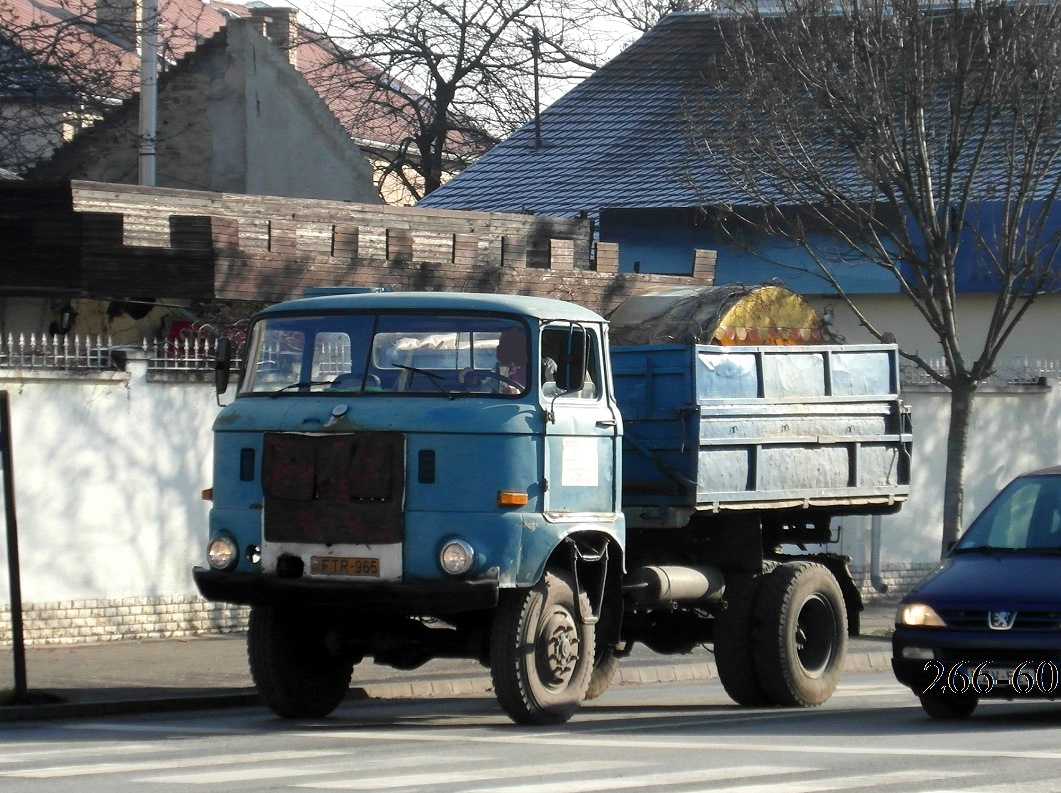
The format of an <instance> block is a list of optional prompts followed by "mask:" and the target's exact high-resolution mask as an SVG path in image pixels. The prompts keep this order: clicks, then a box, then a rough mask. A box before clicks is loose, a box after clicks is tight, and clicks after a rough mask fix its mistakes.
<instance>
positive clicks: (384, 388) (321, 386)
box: [240, 313, 529, 397]
mask: <svg viewBox="0 0 1061 793" xmlns="http://www.w3.org/2000/svg"><path fill="white" fill-rule="evenodd" d="M528 352H529V346H528V333H527V329H526V327H525V326H524V325H523V324H522V323H520V322H518V321H517V320H515V319H507V318H503V317H495V316H478V315H460V316H452V315H449V316H428V315H420V314H378V315H375V314H349V313H345V314H324V315H320V314H315V315H306V314H299V315H276V316H266V317H264V318H262V319H260V320H258V321H257V322H256V323H255V324H254V327H253V328H252V329H251V333H250V340H249V342H248V347H247V360H246V364H245V367H244V371H243V375H242V380H241V383H240V393H241V394H244V395H245V394H268V395H271V396H280V395H288V394H291V395H304V394H321V393H335V392H342V393H344V394H359V395H365V396H371V395H373V394H376V395H379V394H415V395H420V396H436V397H438V396H445V397H453V396H456V395H462V394H471V395H479V396H513V395H515V396H518V395H520V394H522V393H524V391H525V390H526V385H527V381H526V372H527V360H528ZM502 358H504V360H501V359H502Z"/></svg>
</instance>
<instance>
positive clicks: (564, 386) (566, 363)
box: [556, 325, 587, 394]
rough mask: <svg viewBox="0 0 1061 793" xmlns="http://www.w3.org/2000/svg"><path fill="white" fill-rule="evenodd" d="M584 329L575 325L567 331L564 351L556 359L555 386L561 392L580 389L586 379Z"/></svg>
mask: <svg viewBox="0 0 1061 793" xmlns="http://www.w3.org/2000/svg"><path fill="white" fill-rule="evenodd" d="M586 347H587V345H586V330H585V328H580V327H578V326H577V325H573V326H571V329H570V330H569V331H568V333H567V339H566V343H565V345H564V351H563V353H562V355H561V357H560V360H559V361H557V367H556V386H557V388H559V389H560V391H561V393H564V394H566V393H570V392H572V391H581V390H582V386H583V385H585V381H586Z"/></svg>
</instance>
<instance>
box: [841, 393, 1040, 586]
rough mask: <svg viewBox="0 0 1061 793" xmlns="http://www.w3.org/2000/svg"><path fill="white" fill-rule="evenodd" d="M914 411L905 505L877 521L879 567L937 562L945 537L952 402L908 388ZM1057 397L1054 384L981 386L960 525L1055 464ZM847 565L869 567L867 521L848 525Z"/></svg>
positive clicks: (906, 397) (862, 519) (860, 519)
mask: <svg viewBox="0 0 1061 793" xmlns="http://www.w3.org/2000/svg"><path fill="white" fill-rule="evenodd" d="M903 399H904V401H906V402H907V403H908V404H909V405H910V407H911V410H912V412H913V428H914V452H913V456H914V464H913V468H912V477H911V478H912V483H911V496H910V500H909V501H908V502H907V503H906V505H905V506H904V507H903V508H902V510H901V511H900V512H899V513H898V514H896V515H886V516H884V517H883V518H882V519H881V563H882V565H883V566H895V565H903V564H908V563H913V564H925V563H929V562H934V561H936V560H938V559H939V555H940V542H941V537H942V533H943V529H942V526H943V477H944V470H945V461H946V451H947V420H948V416H949V414H950V411H949V399H950V395H949V393H948V392H947V391H944V390H943V389H942V388H940V387H938V386H919V387H911V386H908V387H907V388H906V389H905V391H904V394H903ZM1059 441H1061V393H1059V389H1058V387H1057V386H1056V384H1054V385H1053V386H1051V387H1049V388H1038V387H1028V388H1024V387H1005V388H992V387H985V388H984V389H983V390H982V391H981V393H980V394H979V396H978V397H977V401H976V405H975V407H974V410H973V419H972V426H971V427H970V430H969V452H968V456H967V458H966V467H965V489H964V490H965V506H964V513H963V516H964V521H963V525H964V526H968V525H969V523H970V522H971V521H972V519H973V518H975V517H976V515H977V513H979V512H980V510H982V509H983V508H984V507H985V506H986V505H987V503H988V501H990V499H991V498H992V497H993V496H994V494H995V493H997V492H998V490H999V489H1000V488H1001V487H1002V486H1003V485H1005V484H1006V483H1007V482H1008V481H1009V480H1010V479H1012V478H1013V477H1015V476H1017V475H1018V474H1021V473H1024V472H1026V471H1029V470H1033V469H1035V468H1041V467H1045V466H1048V465H1056V464H1058V463H1061V455H1059V453H1058V450H1059V445H1058V444H1059ZM839 550H840V551H841V552H842V553H845V554H848V555H849V556H851V557H852V560H853V564H855V565H856V566H859V567H868V565H869V562H870V519H869V518H867V517H857V518H851V519H848V521H847V522H846V525H845V535H844V538H843V542H842V543H841V547H840V549H839Z"/></svg>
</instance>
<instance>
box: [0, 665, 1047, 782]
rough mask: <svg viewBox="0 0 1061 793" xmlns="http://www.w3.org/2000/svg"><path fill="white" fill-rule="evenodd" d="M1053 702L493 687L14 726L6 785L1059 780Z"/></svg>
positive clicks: (884, 682)
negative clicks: (570, 712)
mask: <svg viewBox="0 0 1061 793" xmlns="http://www.w3.org/2000/svg"><path fill="white" fill-rule="evenodd" d="M1059 738H1061V704H1054V703H1034V702H1022V703H1013V704H1010V703H984V704H983V705H981V708H980V709H979V710H978V711H977V713H976V714H975V715H974V716H973V717H972V719H970V720H968V721H965V722H961V723H944V722H936V721H932V720H929V719H928V718H927V717H925V716H924V714H923V713H922V711H921V709H920V707H919V706H918V704H917V701H916V699H915V698H914V697H913V696H912V695H911V694H910V693H909V692H908V691H906V690H905V689H902V688H901V687H899V686H898V684H896V683H895V682H894V680H893V679H892V678H891V677H890V676H889V675H885V674H879V673H870V674H853V675H846V676H845V678H844V680H843V682H842V683H841V686H840V689H839V690H838V692H837V694H836V695H835V696H834V697H833V698H832V699H831V700H830V701H829V702H828V703H826V704H825V705H824V706H823V707H821V708H815V709H809V710H802V709H798V710H779V709H774V708H769V709H756V708H739V707H737V706H735V705H733V704H732V703H731V702H729V700H728V699H727V698H726V696H725V694H724V692H723V691H722V688H721V686H720V685H719V684H718V682H717V681H699V682H690V683H683V684H663V683H659V684H653V685H624V686H619V687H616V688H613V689H612V690H610V691H608V692H607V693H606V694H605V695H604V696H603V697H602V698H601V699H599V700H596V701H594V702H592V703H587V705H586V706H585V707H584V708H583V709H582V710H581V711H579V713H578V714H576V716H575V717H574V719H573V720H572V721H571V722H570V723H568V724H566V725H562V726H559V727H552V728H548V729H540V728H525V727H517V726H515V725H513V724H511V723H509V722H508V720H507V719H506V718H505V717H504V715H503V714H502V713H501V712H500V710H499V709H498V707H497V705H496V703H495V702H494V700H493V698H492V697H490V696H489V695H486V694H484V695H481V696H467V697H453V698H447V699H416V700H388V701H385V700H367V701H362V702H347V703H345V704H344V705H343V706H342V707H341V708H340V709H339V710H338V711H337V712H336V714H335V715H333V716H332V717H330V718H328V719H322V720H315V721H299V722H286V721H282V720H280V719H277V718H275V717H274V716H272V715H271V714H270V713H268V711H266V710H264V709H263V708H260V707H251V708H238V709H231V710H224V711H205V712H198V713H194V714H192V713H183V714H158V715H143V716H128V717H123V718H108V719H101V720H93V719H78V720H71V721H64V722H41V723H35V724H10V725H5V726H3V728H2V729H0V790H3V791H4V793H23V792H24V791H33V793H39V791H41V790H46V791H49V793H52V792H53V791H54V793H73V792H74V791H76V793H127V792H131V791H137V793H144V792H145V791H147V792H150V791H167V793H180V791H184V790H188V791H232V792H233V793H241V792H242V791H265V790H360V791H412V792H413V793H441V791H467V792H468V793H590V792H591V791H601V792H602V793H608V791H622V790H639V791H640V790H649V791H674V793H694V791H719V793H722V792H726V793H814V792H815V791H882V792H883V791H888V792H894V793H907V792H908V791H909V792H912V791H918V793H924V792H925V791H965V792H966V793H971V792H972V791H996V792H998V793H1009V792H1010V791H1013V793H1016V791H1020V792H1021V793H1044V792H1045V791H1057V790H1059V789H1061V783H1059V782H1058V778H1059V776H1061V773H1059V772H1061V741H1059Z"/></svg>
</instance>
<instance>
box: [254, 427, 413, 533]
mask: <svg viewBox="0 0 1061 793" xmlns="http://www.w3.org/2000/svg"><path fill="white" fill-rule="evenodd" d="M262 490H263V491H264V493H265V540H266V541H267V542H303V543H313V544H328V543H361V544H369V543H393V542H401V540H402V536H403V529H404V519H403V515H404V509H403V508H404V495H405V437H404V436H403V435H401V434H399V433H394V432H354V433H348V434H343V435H304V434H298V433H284V432H267V433H266V434H265V445H264V452H263V459H262Z"/></svg>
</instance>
